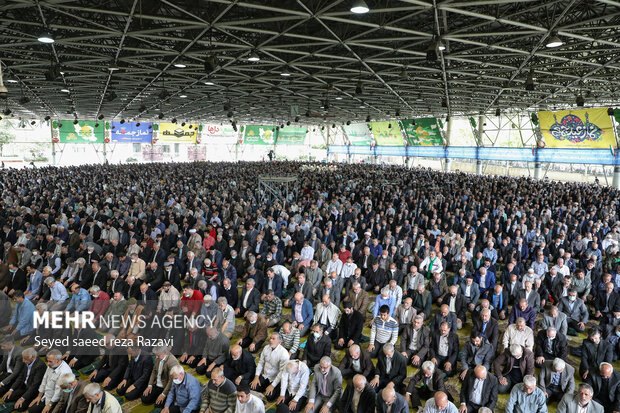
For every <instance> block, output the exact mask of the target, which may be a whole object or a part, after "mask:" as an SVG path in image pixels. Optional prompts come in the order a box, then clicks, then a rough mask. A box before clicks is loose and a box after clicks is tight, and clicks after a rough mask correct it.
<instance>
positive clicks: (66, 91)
mask: <svg viewBox="0 0 620 413" xmlns="http://www.w3.org/2000/svg"><path fill="white" fill-rule="evenodd" d="M60 91H61V92H64V93H69V89H60Z"/></svg>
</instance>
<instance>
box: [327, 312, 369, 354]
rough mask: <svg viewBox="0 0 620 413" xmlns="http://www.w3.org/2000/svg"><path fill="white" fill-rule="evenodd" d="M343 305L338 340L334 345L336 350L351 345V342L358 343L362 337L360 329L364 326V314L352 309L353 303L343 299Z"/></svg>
mask: <svg viewBox="0 0 620 413" xmlns="http://www.w3.org/2000/svg"><path fill="white" fill-rule="evenodd" d="M343 307H344V313H343V314H342V317H341V319H340V326H339V327H338V341H337V342H336V344H335V345H334V348H335V349H336V350H342V349H343V348H345V347H351V346H352V345H353V344H359V342H360V338H361V337H362V329H363V328H364V316H363V315H362V314H361V313H360V312H359V311H357V310H354V309H353V304H351V303H350V302H348V301H345V302H344V304H343Z"/></svg>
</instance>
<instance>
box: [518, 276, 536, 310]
mask: <svg viewBox="0 0 620 413" xmlns="http://www.w3.org/2000/svg"><path fill="white" fill-rule="evenodd" d="M517 300H518V301H519V302H521V300H525V302H526V303H527V307H531V308H533V309H534V311H535V312H536V313H538V311H539V310H540V294H539V293H538V292H536V291H534V283H533V282H532V281H525V282H524V283H523V290H521V291H519V293H518V295H517Z"/></svg>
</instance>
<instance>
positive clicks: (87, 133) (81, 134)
mask: <svg viewBox="0 0 620 413" xmlns="http://www.w3.org/2000/svg"><path fill="white" fill-rule="evenodd" d="M58 124H60V128H58V138H59V139H60V143H103V139H104V128H103V127H104V125H103V122H95V121H91V120H81V121H79V122H78V123H76V124H74V123H73V121H72V120H61V121H59V122H58ZM95 125H97V126H95Z"/></svg>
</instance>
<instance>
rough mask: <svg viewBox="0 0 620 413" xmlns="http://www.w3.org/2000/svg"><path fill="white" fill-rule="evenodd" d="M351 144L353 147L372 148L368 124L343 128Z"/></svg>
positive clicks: (356, 124)
mask: <svg viewBox="0 0 620 413" xmlns="http://www.w3.org/2000/svg"><path fill="white" fill-rule="evenodd" d="M342 130H343V131H344V133H345V135H347V138H348V139H349V142H350V144H351V145H353V146H365V145H366V146H370V145H372V136H371V135H370V129H368V124H367V123H354V124H352V125H345V126H343V127H342Z"/></svg>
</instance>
